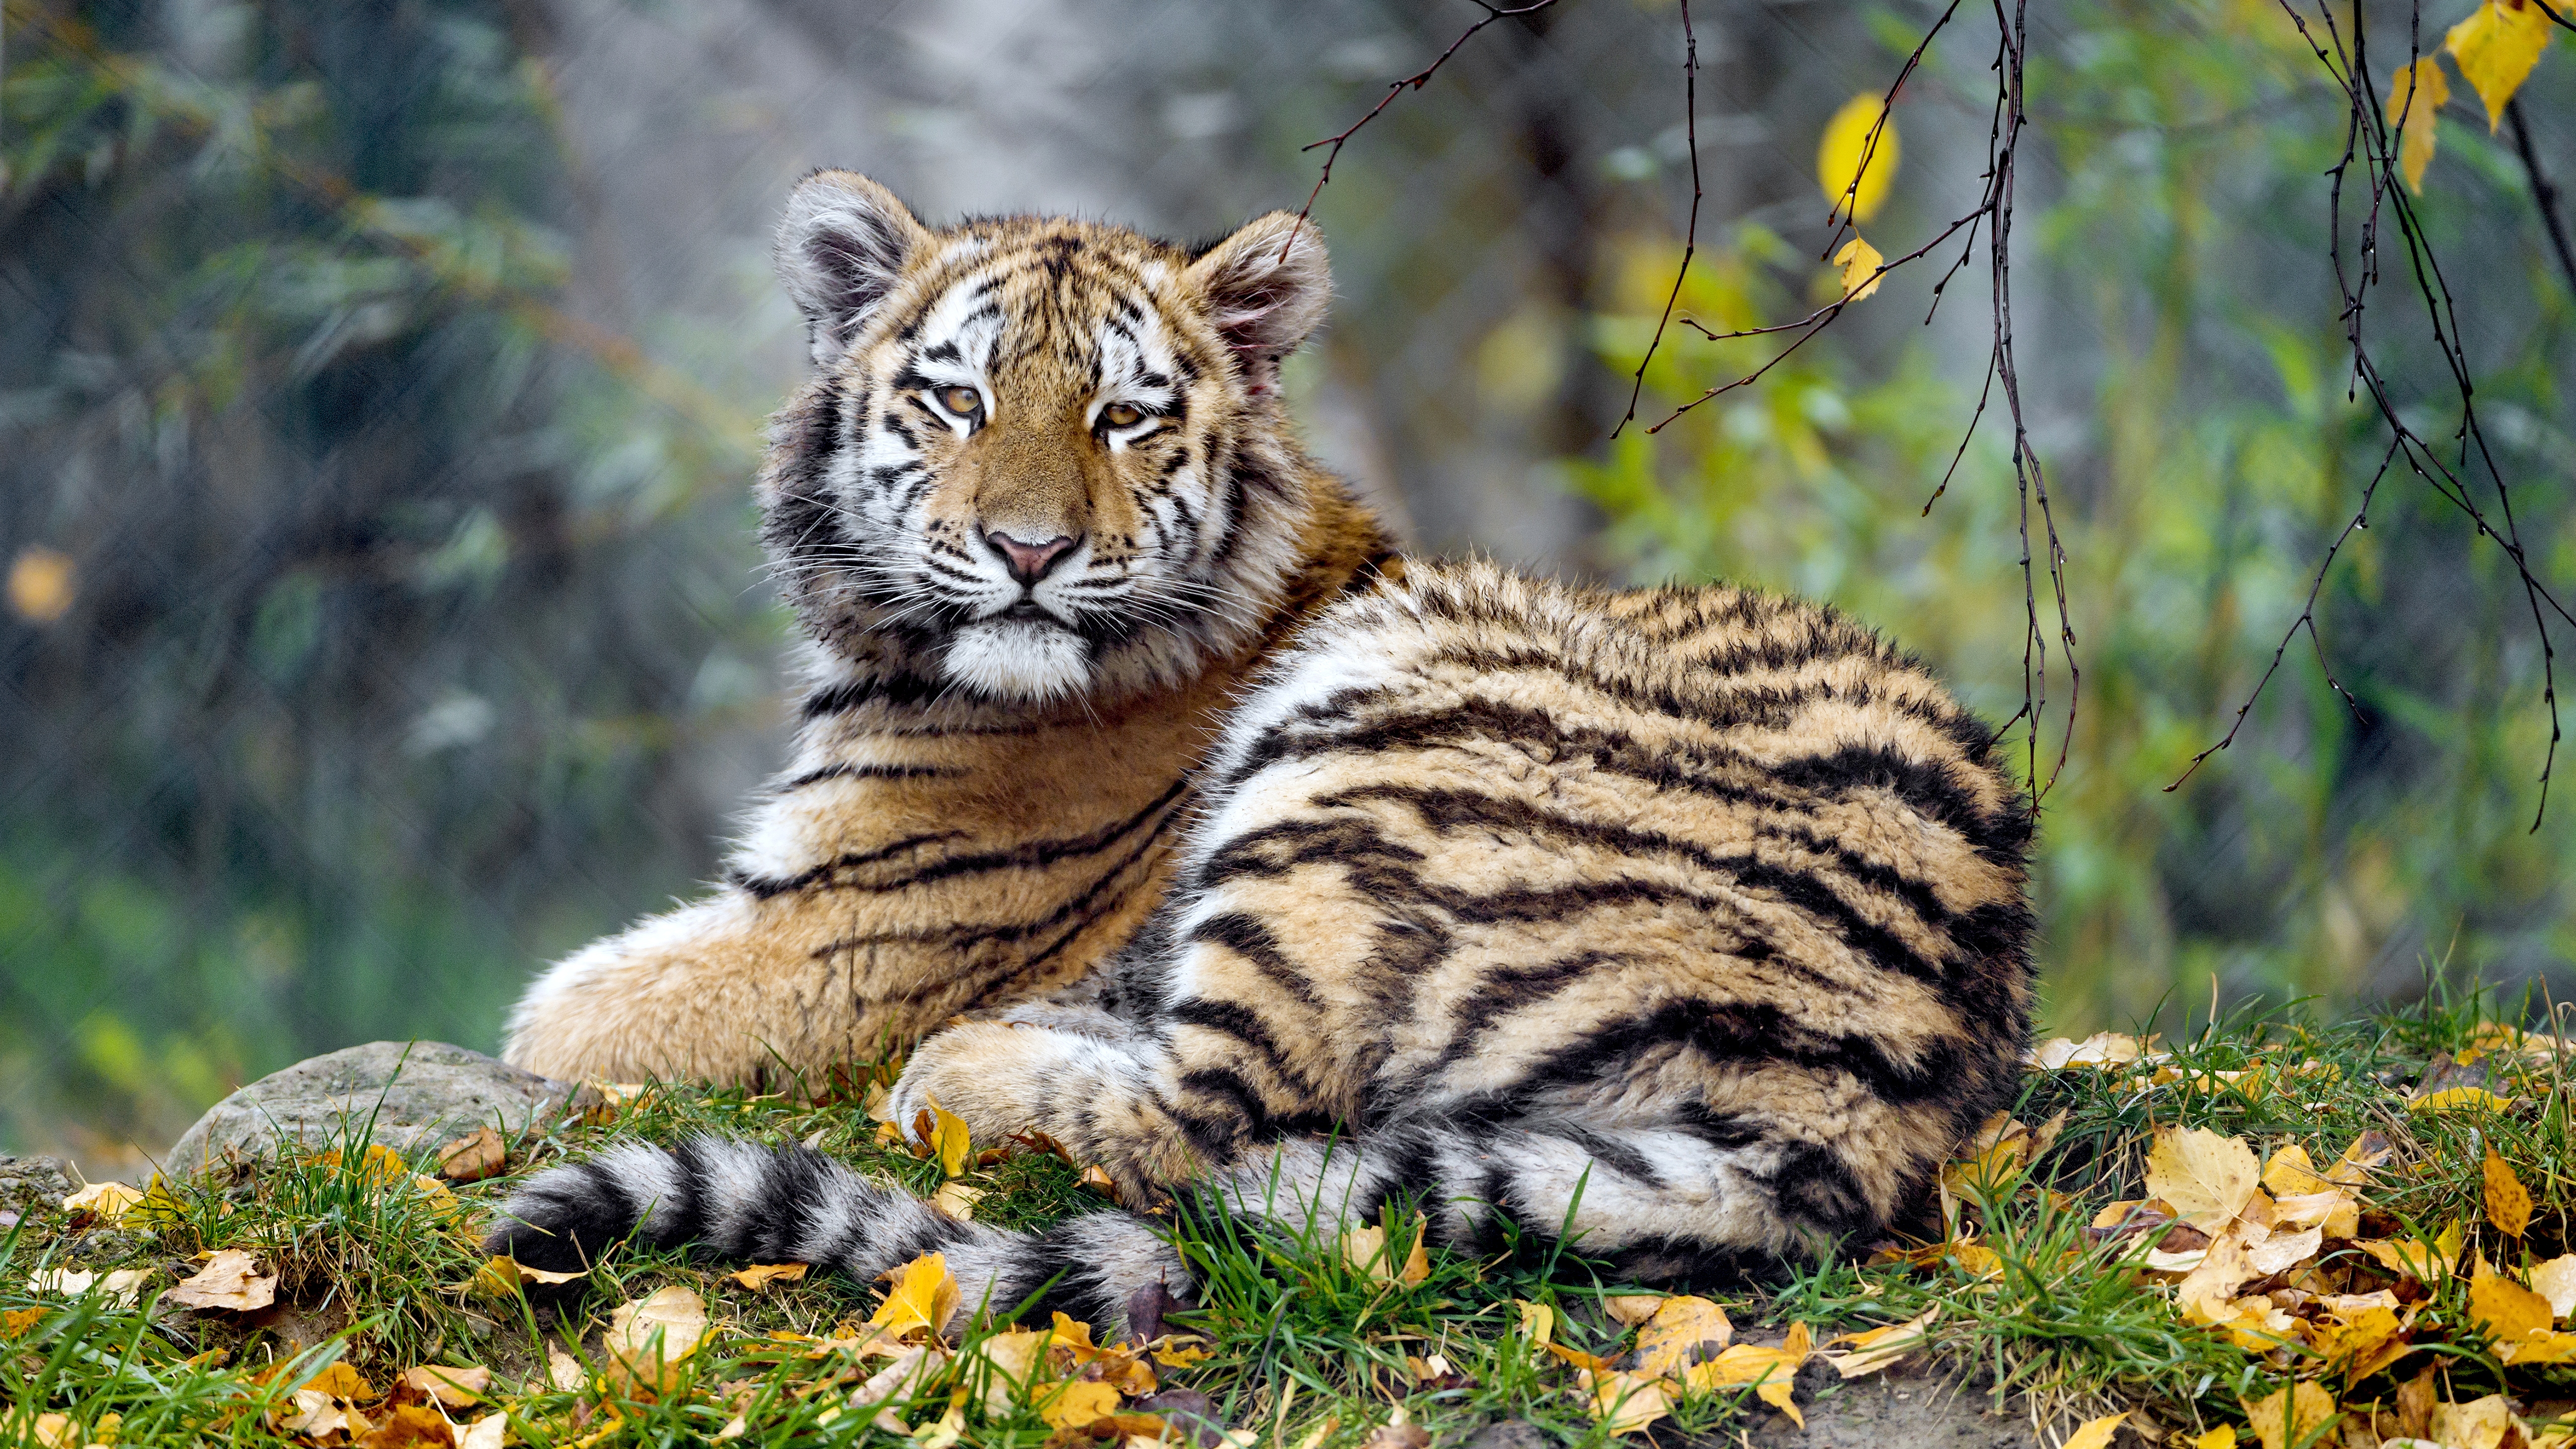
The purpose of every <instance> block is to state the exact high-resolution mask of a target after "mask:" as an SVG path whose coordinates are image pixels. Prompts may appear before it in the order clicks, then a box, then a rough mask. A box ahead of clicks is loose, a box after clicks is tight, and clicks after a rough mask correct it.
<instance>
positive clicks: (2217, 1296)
mask: <svg viewBox="0 0 2576 1449" xmlns="http://www.w3.org/2000/svg"><path fill="white" fill-rule="evenodd" d="M2255 1276H2256V1274H2255V1272H2254V1265H2253V1264H2252V1263H2251V1262H2249V1261H2247V1259H2246V1256H2245V1244H2244V1242H2243V1241H2242V1240H2240V1239H2239V1238H2238V1237H2237V1236H2236V1235H2235V1234H2234V1233H2229V1234H2227V1235H2226V1236H2224V1237H2222V1238H2220V1239H2218V1241H2216V1242H2214V1243H2212V1244H2210V1245H2209V1249H2208V1251H2207V1252H2206V1253H2205V1254H2203V1256H2202V1257H2201V1260H2200V1262H2199V1263H2198V1264H2197V1265H2195V1266H2194V1267H2193V1268H2192V1270H2191V1271H2190V1272H2189V1273H2188V1274H2186V1275H2184V1277H2183V1280H2182V1282H2180V1283H2178V1284H2176V1285H2175V1286H2174V1301H2175V1302H2176V1303H2177V1304H2179V1305H2181V1308H2182V1313H2183V1318H2184V1320H2185V1321H2186V1322H2190V1323H2223V1322H2225V1321H2227V1319H2229V1318H2230V1317H2232V1316H2233V1314H2232V1313H2231V1312H2230V1311H2229V1308H2228V1304H2229V1303H2230V1301H2232V1300H2233V1299H2234V1298H2235V1297H2236V1290H2237V1289H2239V1288H2241V1287H2243V1286H2244V1285H2245V1284H2246V1283H2248V1282H2250V1281H2252V1280H2253V1278H2254V1277H2255Z"/></svg>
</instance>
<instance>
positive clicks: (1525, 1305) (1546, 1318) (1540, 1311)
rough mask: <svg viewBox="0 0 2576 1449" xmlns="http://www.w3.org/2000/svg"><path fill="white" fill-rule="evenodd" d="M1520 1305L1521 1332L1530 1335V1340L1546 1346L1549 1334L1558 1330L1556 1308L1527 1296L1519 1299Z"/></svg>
mask: <svg viewBox="0 0 2576 1449" xmlns="http://www.w3.org/2000/svg"><path fill="white" fill-rule="evenodd" d="M1518 1306H1519V1308H1520V1310H1521V1332H1523V1333H1525V1334H1527V1335H1529V1341H1530V1342H1532V1343H1535V1344H1538V1345H1541V1346H1542V1347H1544V1346H1545V1345H1546V1343H1547V1341H1548V1338H1549V1336H1550V1335H1551V1334H1553V1333H1555V1331H1556V1310H1555V1309H1553V1308H1550V1307H1548V1306H1547V1305H1546V1304H1544V1303H1532V1302H1530V1301H1529V1300H1528V1299H1526V1298H1524V1299H1520V1300H1518Z"/></svg>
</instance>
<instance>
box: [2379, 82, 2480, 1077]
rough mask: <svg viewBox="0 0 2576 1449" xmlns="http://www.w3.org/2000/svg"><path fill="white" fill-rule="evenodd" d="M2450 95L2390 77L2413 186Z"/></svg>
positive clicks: (2394, 118) (2392, 111)
mask: <svg viewBox="0 0 2576 1449" xmlns="http://www.w3.org/2000/svg"><path fill="white" fill-rule="evenodd" d="M2450 98H2451V83H2450V82H2449V81H2447V80H2445V79H2443V78H2442V63H2441V62H2440V61H2438V60H2435V59H2434V58H2433V57H2431V56H2429V55H2428V56H2424V57H2422V58H2421V59H2419V60H2417V61H2416V62H2415V63H2414V64H2413V65H2411V66H2403V67H2400V68H2399V69H2398V72H2397V74H2396V75H2395V76H2393V77H2391V78H2390V79H2389V82H2388V124H2389V125H2391V126H2393V127H2395V128H2396V129H2397V167H2398V169H2399V170H2401V171H2403V172H2405V173H2406V185H2407V187H2408V188H2409V189H2410V190H2413V191H2416V192H2418V193H2421V192H2422V191H2423V189H2424V168H2425V167H2427V166H2430V165H2432V164H2433V113H2434V112H2436V111H2438V110H2440V109H2442V103H2443V102H2444V101H2447V100H2449V99H2450ZM2462 1090H2474V1089H2469V1088H2463V1089H2462Z"/></svg>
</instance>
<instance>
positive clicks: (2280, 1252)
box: [2245, 1228, 2325, 1278]
mask: <svg viewBox="0 0 2576 1449" xmlns="http://www.w3.org/2000/svg"><path fill="white" fill-rule="evenodd" d="M2324 1246H2325V1234H2324V1233H2323V1232H2322V1231H2320V1230H2318V1229H2316V1228H2308V1229H2306V1230H2304V1231H2300V1232H2286V1233H2285V1232H2272V1233H2267V1234H2265V1235H2264V1237H2263V1238H2262V1240H2261V1241H2259V1242H2249V1243H2247V1244H2246V1245H2245V1261H2246V1262H2247V1263H2248V1264H2250V1265H2251V1266H2252V1267H2253V1269H2254V1276H2256V1277H2258V1278H2268V1277H2270V1276H2272V1275H2273V1274H2275V1273H2287V1272H2288V1271H2290V1270H2291V1269H2292V1268H2295V1267H2297V1266H2298V1265H2300V1264H2301V1263H2304V1262H2306V1261H2307V1260H2309V1259H2310V1258H2313V1257H2315V1256H2316V1255H2317V1251H2318V1250H2319V1249H2321V1248H2323V1247H2324Z"/></svg>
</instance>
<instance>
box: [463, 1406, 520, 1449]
mask: <svg viewBox="0 0 2576 1449" xmlns="http://www.w3.org/2000/svg"><path fill="white" fill-rule="evenodd" d="M509 1428H510V1416H509V1415H507V1414H485V1415H484V1416H483V1417H482V1418H480V1419H477V1420H475V1421H474V1422H473V1423H471V1424H468V1425H466V1426H465V1432H464V1433H463V1434H462V1435H460V1436H458V1438H457V1440H456V1449H501V1436H502V1435H503V1434H505V1433H507V1432H509Z"/></svg>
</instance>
